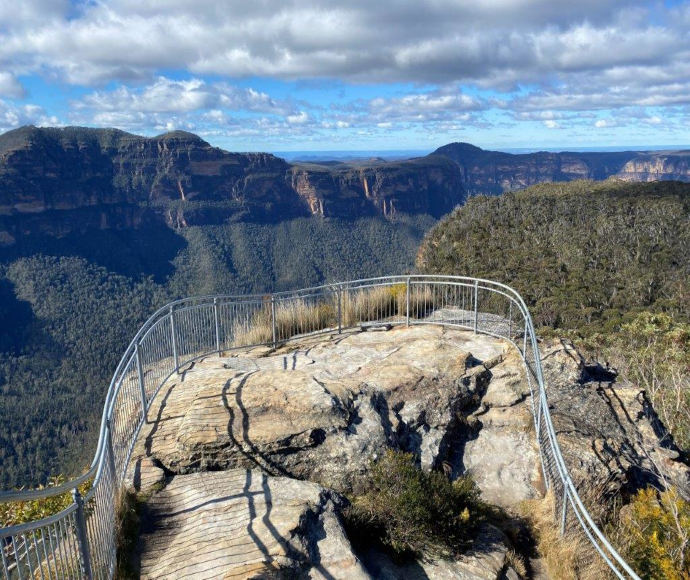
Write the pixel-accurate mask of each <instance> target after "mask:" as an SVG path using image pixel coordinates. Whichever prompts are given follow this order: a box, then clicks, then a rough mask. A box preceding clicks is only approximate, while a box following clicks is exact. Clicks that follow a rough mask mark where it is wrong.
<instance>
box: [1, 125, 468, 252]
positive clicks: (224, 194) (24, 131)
mask: <svg viewBox="0 0 690 580" xmlns="http://www.w3.org/2000/svg"><path fill="white" fill-rule="evenodd" d="M463 201H464V191H463V190H462V187H461V185H460V182H459V180H458V178H457V172H456V170H455V167H454V164H453V163H451V162H449V161H448V160H447V159H445V158H428V159H421V160H413V161H409V162H401V163H383V164H374V165H372V166H367V167H361V168H358V169H353V168H351V167H347V166H346V167H344V168H343V167H338V166H336V167H335V168H332V169H331V168H327V167H324V166H291V165H290V164H288V163H287V162H285V161H284V160H282V159H280V158H278V157H275V156H273V155H270V154H267V153H229V152H227V151H223V150H222V149H218V148H216V147H212V146H211V145H209V144H208V143H206V142H205V141H203V140H202V139H201V138H199V137H197V136H196V135H192V134H191V133H185V132H182V131H176V132H173V133H167V134H164V135H160V136H158V137H154V138H145V137H139V136H136V135H131V134H129V133H125V132H123V131H118V130H114V129H87V128H82V127H67V128H64V129H57V128H40V129H39V128H36V127H23V128H21V129H17V130H15V131H10V132H8V133H5V134H4V135H0V244H3V245H12V244H13V243H14V242H15V241H16V239H17V237H20V236H25V235H31V234H36V233H42V234H49V235H57V236H61V235H65V234H67V233H69V232H72V231H75V230H77V231H84V230H87V229H91V228H96V229H108V228H137V227H141V226H143V225H146V224H147V223H151V222H155V221H159V222H160V221H163V222H165V223H166V224H167V225H168V226H170V227H174V228H179V227H186V226H189V225H205V224H219V223H223V222H226V221H237V220H248V221H258V222H269V223H273V222H278V221H282V220H285V219H290V218H294V217H300V216H309V215H321V216H329V217H345V218H356V217H362V216H372V215H382V216H385V217H393V216H395V215H396V214H398V213H408V214H409V213H412V214H417V213H426V214H431V215H433V216H435V217H440V216H442V215H443V214H445V213H448V212H449V211H451V210H452V209H453V207H455V206H456V205H458V204H460V203H462V202H463Z"/></svg>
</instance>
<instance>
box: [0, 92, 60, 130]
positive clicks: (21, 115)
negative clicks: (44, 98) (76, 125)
mask: <svg viewBox="0 0 690 580" xmlns="http://www.w3.org/2000/svg"><path fill="white" fill-rule="evenodd" d="M62 124H63V123H62V122H61V121H60V119H58V118H57V117H55V116H52V115H48V114H47V113H46V111H45V110H44V109H43V108H42V107H40V106H38V105H33V104H28V105H22V106H17V105H14V104H13V103H10V102H7V101H3V100H2V99H0V131H9V130H10V129H16V128H17V127H20V126H22V125H39V126H44V125H50V126H59V125H62Z"/></svg>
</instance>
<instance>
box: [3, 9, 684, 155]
mask: <svg viewBox="0 0 690 580" xmlns="http://www.w3.org/2000/svg"><path fill="white" fill-rule="evenodd" d="M29 123H31V124H35V125H88V126H98V127H105V126H108V127H118V128H121V129H124V130H126V131H131V132H134V133H139V134H145V135H156V134H159V133H162V132H165V131H167V130H172V129H185V130H189V131H193V132H195V133H198V134H200V135H201V136H203V137H204V138H205V139H206V140H208V141H210V142H211V143H212V144H214V145H218V146H221V147H224V148H226V149H230V150H242V151H248V150H268V151H275V150H279V151H287V150H346V149H350V150H352V149H368V150H373V149H379V150H380V149H432V148H435V147H437V146H439V145H443V144H445V143H448V142H451V141H469V142H472V143H475V144H477V145H480V146H483V147H494V148H504V149H506V148H517V147H525V148H533V149H538V148H542V147H543V148H554V147H556V148H558V147H561V148H567V147H604V146H621V147H625V146H648V145H687V144H690V0H686V1H657V2H649V1H646V2H642V1H639V2H638V1H634V0H633V1H628V2H622V1H620V0H616V1H614V0H570V1H559V0H472V1H465V0H409V1H408V0H337V1H330V0H241V1H237V0H193V1H190V0H21V1H18V0H0V131H6V130H8V129H11V128H14V127H17V126H20V125H24V124H29Z"/></svg>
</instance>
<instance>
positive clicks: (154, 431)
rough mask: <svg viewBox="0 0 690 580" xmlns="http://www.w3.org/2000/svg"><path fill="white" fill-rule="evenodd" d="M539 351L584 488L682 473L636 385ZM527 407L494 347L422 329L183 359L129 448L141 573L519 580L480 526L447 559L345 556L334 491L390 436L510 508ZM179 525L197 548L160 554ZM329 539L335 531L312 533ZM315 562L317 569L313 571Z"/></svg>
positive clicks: (173, 541) (524, 470)
mask: <svg viewBox="0 0 690 580" xmlns="http://www.w3.org/2000/svg"><path fill="white" fill-rule="evenodd" d="M544 354H545V357H544V364H545V374H546V377H547V382H548V384H549V393H550V399H549V403H550V408H551V413H552V415H553V418H554V425H555V428H556V431H557V433H558V439H559V443H560V444H561V447H562V449H563V454H564V456H565V458H566V461H567V463H568V465H569V468H570V470H571V475H572V477H573V481H574V483H575V485H576V486H577V487H578V489H580V490H581V493H582V495H583V496H584V497H585V498H590V499H591V498H593V497H596V499H597V501H599V502H601V501H604V502H605V505H604V509H606V506H609V505H610V504H609V503H608V502H611V501H615V500H616V498H619V497H621V496H623V497H625V495H626V494H627V493H629V492H631V491H634V490H635V489H637V488H638V487H640V486H642V485H644V484H646V483H648V482H649V477H648V476H649V474H651V473H653V471H654V469H655V468H657V467H660V469H662V470H663V471H664V474H665V476H667V477H673V478H674V479H675V480H676V481H679V482H680V481H686V482H687V478H688V474H689V473H690V471H689V470H688V468H687V466H686V465H685V464H684V463H683V462H682V461H681V460H680V458H679V457H678V454H677V453H675V452H674V450H673V449H670V448H669V447H668V446H667V445H665V444H664V443H663V442H662V434H660V432H659V431H658V428H657V426H656V418H655V416H654V413H653V410H651V409H650V407H649V406H648V405H647V404H646V403H645V401H644V397H643V394H641V392H640V390H639V389H636V388H633V387H628V386H621V385H616V384H615V383H612V382H611V377H610V376H608V375H605V374H601V373H599V374H597V373H596V372H595V370H594V369H592V368H589V369H588V368H587V367H586V365H585V364H584V362H583V361H582V359H581V358H580V357H579V355H578V354H577V353H576V352H575V351H574V349H572V347H571V346H570V345H569V344H567V343H562V342H554V343H549V344H545V345H544ZM614 400H615V402H614ZM532 405H533V401H532V398H531V393H530V389H529V385H528V384H527V382H526V380H525V376H524V370H523V367H522V362H521V359H520V357H519V356H518V355H517V353H516V352H515V351H514V350H512V348H511V347H509V346H508V345H507V344H506V343H504V342H502V341H500V340H497V339H493V338H489V337H483V336H478V335H474V334H472V333H470V332H465V331H456V330H451V329H443V328H440V327H433V326H421V327H420V326H418V327H412V328H409V329H406V328H397V329H393V330H390V331H383V330H381V331H375V330H370V331H369V332H358V331H355V332H348V333H345V334H342V335H339V334H333V335H332V336H326V337H312V338H305V339H302V340H298V341H295V342H293V343H291V344H290V345H289V346H287V347H282V348H279V349H278V350H276V351H273V350H271V349H268V348H263V347H262V348H257V349H252V350H249V351H244V352H240V353H235V354H234V355H233V356H227V357H210V358H208V359H206V360H204V361H201V362H199V363H195V364H194V365H192V366H190V367H189V368H187V369H186V370H184V371H183V372H182V374H181V375H179V376H173V377H172V378H171V379H170V380H169V381H168V382H167V383H166V384H164V385H163V388H162V389H161V391H160V393H159V395H158V397H157V399H156V400H155V401H154V403H153V406H152V408H151V411H150V414H149V422H148V424H147V425H145V426H144V429H143V430H142V433H141V434H140V437H139V439H138V441H137V443H136V445H135V448H134V455H133V460H132V463H131V465H130V473H129V476H128V477H129V481H130V485H131V486H132V487H134V489H136V490H138V491H141V492H144V493H148V494H151V499H150V500H149V502H148V503H149V507H148V508H147V509H149V516H150V517H149V519H148V520H147V521H148V523H147V526H148V527H146V528H145V531H144V536H143V538H142V546H141V552H140V558H141V563H142V570H144V569H146V570H149V572H148V573H147V574H144V575H145V576H147V577H165V576H166V574H172V572H170V570H171V568H169V567H166V566H167V564H165V563H166V562H170V561H173V562H179V561H184V562H185V564H184V565H185V566H196V565H197V563H198V562H199V561H201V562H204V563H206V564H204V565H208V562H221V564H218V566H220V568H218V567H212V568H208V569H212V570H213V572H212V574H207V577H212V576H213V575H219V574H223V573H227V574H229V575H233V574H237V575H240V576H242V575H243V574H244V572H243V570H250V569H251V570H258V569H261V570H264V569H265V570H269V569H270V570H272V571H274V572H276V574H278V575H280V574H283V573H287V571H292V572H295V571H299V573H300V574H304V575H305V577H323V576H326V577H333V578H341V577H342V578H345V577H357V576H358V575H360V574H362V575H363V577H376V578H378V577H386V578H407V577H410V575H413V576H414V575H419V574H421V573H423V574H424V576H421V577H428V578H446V577H447V578H450V577H454V578H455V577H460V578H487V579H489V578H490V579H496V578H517V577H518V576H517V574H516V572H515V570H513V569H512V568H511V565H510V561H509V550H510V549H511V544H510V541H509V540H508V539H507V538H506V537H505V536H504V535H503V533H502V532H500V531H499V530H498V529H496V528H493V527H492V526H488V527H484V528H482V529H481V531H480V534H479V536H478V537H477V539H476V540H475V544H474V546H473V548H472V550H470V552H469V553H468V554H467V555H466V556H464V557H463V558H460V559H458V560H451V561H443V560H438V559H434V558H429V559H428V560H424V561H419V562H416V563H415V564H414V565H412V566H411V567H410V566H402V567H401V566H400V565H398V564H397V563H395V562H393V561H391V560H390V559H389V558H388V557H387V556H385V554H382V553H380V552H377V551H376V550H374V551H373V552H369V551H366V550H365V552H362V553H358V552H353V551H352V548H351V546H350V545H349V542H348V541H347V537H346V535H345V533H344V532H343V529H342V527H341V526H340V519H339V518H340V516H339V511H340V509H341V508H342V506H343V505H344V503H343V500H342V498H341V496H340V495H339V493H345V494H351V493H355V494H356V493H357V491H358V489H359V488H360V486H362V484H363V483H364V482H366V480H367V478H368V473H369V469H370V468H371V465H372V462H374V461H376V460H377V458H378V457H379V456H380V455H381V454H382V453H383V452H384V450H385V449H387V448H391V447H392V448H396V449H402V450H407V451H410V452H412V453H414V454H415V455H416V457H417V458H418V460H419V464H420V466H421V467H422V468H423V469H438V470H442V471H444V472H445V473H446V474H447V475H448V476H449V477H451V478H454V477H456V476H458V475H460V474H466V473H469V474H471V475H472V477H473V478H474V479H475V481H476V482H477V483H478V485H479V487H480V489H481V491H482V497H483V498H484V499H485V500H486V501H488V502H490V503H493V504H497V505H499V506H501V507H503V508H504V509H505V510H507V512H508V513H514V512H515V511H517V509H518V505H519V504H520V502H521V501H522V500H525V499H533V498H540V497H541V496H542V495H543V493H544V491H545V488H544V481H543V476H542V471H541V464H540V460H539V451H538V448H537V446H536V442H535V435H534V428H533V423H532ZM650 458H652V459H653V461H651V460H650ZM645 474H647V475H645ZM205 475H209V478H208V479H206V478H205ZM296 480H299V481H296ZM259 481H260V482H261V483H259ZM307 481H309V482H312V483H305V482H307ZM233 482H234V483H233ZM279 488H281V489H282V488H284V489H287V490H290V492H289V493H288V495H287V496H286V495H285V494H284V493H283V492H282V491H279ZM329 490H331V491H329ZM590 492H594V493H590ZM286 493H287V492H286ZM281 494H282V495H281ZM288 496H289V497H288ZM305 498H306V499H305ZM309 498H311V499H309ZM602 498H603V499H602ZM285 502H287V505H285ZM284 514H288V515H284ZM310 514H311V515H310ZM274 518H275V519H276V521H274ZM286 519H287V520H288V521H287V522H286V521H285V520H286ZM208 522H214V523H213V525H212V526H211V527H210V528H209V527H208V525H210V524H209V523H208ZM205 526H206V527H205ZM329 526H330V528H329V529H330V530H331V531H327V530H326V528H327V527H329ZM202 529H206V530H207V533H206V534H204V533H203V532H202V531H200V530H202ZM159 533H162V534H164V535H165V534H167V536H166V538H167V540H165V541H163V540H160V541H159V540H158V539H157V537H158V536H157V534H159ZM216 533H218V534H221V535H222V536H223V539H222V540H221V544H222V546H223V547H222V548H221V547H219V546H220V545H221V544H218V543H215V542H213V541H212V537H213V535H214V534H216ZM189 534H191V535H194V534H196V536H198V537H199V542H192V543H195V545H197V546H202V547H199V548H198V549H197V550H195V551H189V550H191V548H189V550H188V551H187V552H185V554H187V556H185V557H182V556H180V557H179V558H178V557H174V558H172V557H171V556H170V555H168V554H167V551H166V550H169V549H167V548H165V546H169V545H177V544H178V543H184V542H183V540H184V538H185V537H186V536H187V535H189ZM329 534H332V535H333V537H332V539H333V541H334V542H335V543H333V544H329V542H330V540H328V541H325V543H323V544H319V542H320V541H321V540H323V538H324V535H325V536H326V537H327V536H328V535H329ZM196 536H194V537H196ZM206 544H208V547H207V548H204V547H203V546H205V545H206ZM317 544H318V547H317ZM185 545H186V544H185ZM190 545H191V544H190ZM240 545H243V546H245V549H244V550H245V551H242V550H240V549H239V548H237V547H238V546H240ZM329 545H330V546H338V547H337V549H334V548H329V547H327V546H329ZM320 546H323V547H320ZM185 549H186V548H185ZM238 550H239V551H238ZM176 553H178V552H177V551H176ZM334 553H337V554H338V558H339V559H332V558H333V556H332V555H333V554H334ZM180 554H181V552H180ZM329 561H330V562H335V563H334V564H332V565H328V566H326V569H327V572H328V575H326V574H324V572H323V570H324V569H323V568H319V567H318V566H320V565H321V564H324V563H325V562H329ZM338 562H340V563H338ZM324 565H325V564H324ZM214 566H215V565H214ZM245 566H250V568H245ZM262 567H263V568H262ZM221 568H222V569H221ZM206 569H207V568H203V566H202V568H195V570H196V572H195V573H198V574H200V577H204V573H202V572H203V571H204V570H206ZM292 572H291V573H292Z"/></svg>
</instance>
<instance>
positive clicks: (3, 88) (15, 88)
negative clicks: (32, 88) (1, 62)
mask: <svg viewBox="0 0 690 580" xmlns="http://www.w3.org/2000/svg"><path fill="white" fill-rule="evenodd" d="M25 94H26V91H24V87H23V86H22V85H21V83H20V82H19V81H18V80H17V79H16V78H15V77H14V75H12V74H10V73H8V72H3V71H0V97H11V98H21V97H23V96H24V95H25Z"/></svg>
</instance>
